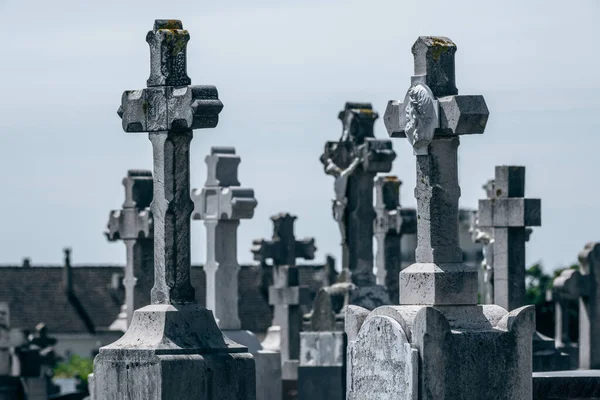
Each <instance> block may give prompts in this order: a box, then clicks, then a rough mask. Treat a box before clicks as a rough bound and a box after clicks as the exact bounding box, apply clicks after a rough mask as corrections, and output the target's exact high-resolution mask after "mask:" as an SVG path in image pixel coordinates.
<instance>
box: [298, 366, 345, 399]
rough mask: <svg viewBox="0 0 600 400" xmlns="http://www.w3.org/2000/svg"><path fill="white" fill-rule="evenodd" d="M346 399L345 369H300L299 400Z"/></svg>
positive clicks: (301, 367) (341, 367)
mask: <svg viewBox="0 0 600 400" xmlns="http://www.w3.org/2000/svg"><path fill="white" fill-rule="evenodd" d="M345 399H346V368H345V367H343V366H335V367H303V366H299V367H298V400H345Z"/></svg>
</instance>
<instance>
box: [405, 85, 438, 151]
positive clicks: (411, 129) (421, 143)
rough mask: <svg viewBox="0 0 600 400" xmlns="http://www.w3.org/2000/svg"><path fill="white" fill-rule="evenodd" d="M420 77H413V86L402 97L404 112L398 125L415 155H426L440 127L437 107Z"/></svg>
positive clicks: (435, 101) (429, 90) (431, 94)
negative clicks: (404, 133)
mask: <svg viewBox="0 0 600 400" xmlns="http://www.w3.org/2000/svg"><path fill="white" fill-rule="evenodd" d="M421 78H422V77H418V76H416V77H413V85H412V86H411V87H410V89H408V92H407V93H406V96H405V97H404V103H403V106H404V112H403V113H402V114H401V115H400V125H401V126H403V127H404V130H405V132H406V138H407V139H408V141H409V143H410V144H411V146H412V147H413V151H414V154H415V155H419V156H420V155H427V147H428V146H429V143H430V142H431V140H432V139H433V135H434V133H435V129H436V128H438V127H439V126H440V117H439V105H438V102H437V100H436V99H435V97H434V96H433V93H432V92H431V89H430V88H429V86H427V85H426V84H425V83H424V82H422V81H421Z"/></svg>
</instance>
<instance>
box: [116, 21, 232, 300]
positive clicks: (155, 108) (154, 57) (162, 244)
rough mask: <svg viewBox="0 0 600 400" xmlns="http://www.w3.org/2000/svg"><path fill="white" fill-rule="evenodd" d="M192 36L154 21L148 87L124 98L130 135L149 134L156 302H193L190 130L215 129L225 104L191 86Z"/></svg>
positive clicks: (211, 90) (175, 24) (174, 24)
mask: <svg viewBox="0 0 600 400" xmlns="http://www.w3.org/2000/svg"><path fill="white" fill-rule="evenodd" d="M188 40H189V34H188V32H187V31H186V30H183V28H182V25H181V22H179V21H171V20H169V21H162V20H161V21H156V23H155V26H154V30H153V31H151V32H149V33H148V35H147V36H146V41H147V42H148V44H149V45H150V65H151V68H150V78H148V87H147V88H146V89H142V90H130V91H126V92H125V93H123V99H122V105H121V107H120V108H119V116H121V118H122V119H123V129H124V130H125V131H126V132H148V133H149V137H150V141H151V142H152V147H153V150H154V199H153V201H152V205H151V209H152V214H153V218H154V261H155V265H154V272H155V277H154V287H153V288H152V294H151V297H152V303H154V304H157V303H160V304H169V303H171V304H186V303H193V302H194V289H193V288H192V285H191V284H190V221H189V218H190V215H191V213H192V210H193V203H192V200H191V199H190V171H189V163H190V159H189V158H190V157H189V154H190V141H191V140H192V130H193V129H200V128H214V127H215V126H216V125H217V123H218V121H219V117H218V115H219V112H221V110H222V109H223V103H221V101H220V100H219V98H218V94H217V89H216V88H215V87H214V86H189V85H190V84H191V80H190V78H189V77H188V76H187V72H186V69H187V65H186V64H187V61H186V51H185V48H186V46H187V42H188Z"/></svg>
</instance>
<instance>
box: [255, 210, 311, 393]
mask: <svg viewBox="0 0 600 400" xmlns="http://www.w3.org/2000/svg"><path fill="white" fill-rule="evenodd" d="M271 220H272V221H273V238H272V239H271V240H264V239H259V240H255V241H254V243H253V247H252V253H253V254H254V259H255V260H256V261H260V262H261V263H262V262H265V260H267V259H271V260H273V285H272V286H271V287H269V304H271V305H272V306H273V307H274V310H275V311H274V316H273V324H272V326H271V327H270V328H269V330H268V332H267V337H266V338H265V340H264V341H263V342H262V346H263V348H264V349H265V350H271V351H279V352H280V353H281V368H282V379H283V392H284V399H285V398H288V397H289V396H291V394H290V393H293V392H295V391H296V390H297V388H296V382H297V380H298V358H299V354H300V329H301V327H302V312H301V310H300V304H301V303H303V302H304V301H303V300H304V297H305V296H307V295H308V292H307V290H306V288H303V287H301V286H300V279H299V276H298V267H296V258H303V259H305V260H312V259H313V258H314V257H315V251H316V247H315V239H314V238H305V239H301V240H296V237H295V235H294V221H295V220H296V216H293V215H291V214H288V213H280V214H277V215H274V216H272V217H271Z"/></svg>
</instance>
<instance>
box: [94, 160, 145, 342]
mask: <svg viewBox="0 0 600 400" xmlns="http://www.w3.org/2000/svg"><path fill="white" fill-rule="evenodd" d="M123 186H124V187H125V202H124V203H123V208H122V209H121V210H113V211H111V212H110V215H109V217H108V225H107V229H106V231H105V232H104V234H105V235H106V238H107V239H108V240H109V241H111V242H114V241H116V240H122V241H123V243H125V249H126V256H127V258H126V260H127V262H126V263H125V278H124V279H123V285H124V286H125V304H123V307H122V311H125V313H123V312H121V314H120V315H119V317H118V318H117V320H116V321H115V322H114V323H113V324H112V325H111V327H110V330H118V331H123V332H125V331H126V330H127V327H128V326H129V324H130V323H131V318H133V312H134V311H135V310H137V309H138V308H142V307H143V306H147V305H148V304H150V289H151V288H152V285H153V284H154V266H153V262H154V241H153V239H152V234H153V227H152V214H151V212H150V208H149V207H150V203H151V202H152V172H150V171H145V170H129V171H127V176H126V177H125V178H123ZM123 314H125V315H126V320H123V319H122V317H123Z"/></svg>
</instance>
